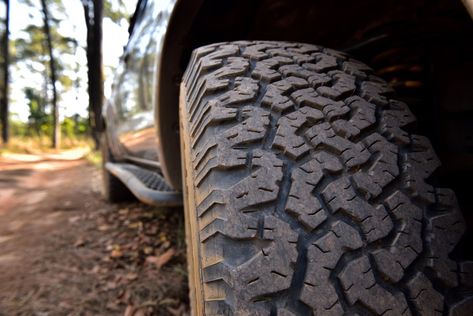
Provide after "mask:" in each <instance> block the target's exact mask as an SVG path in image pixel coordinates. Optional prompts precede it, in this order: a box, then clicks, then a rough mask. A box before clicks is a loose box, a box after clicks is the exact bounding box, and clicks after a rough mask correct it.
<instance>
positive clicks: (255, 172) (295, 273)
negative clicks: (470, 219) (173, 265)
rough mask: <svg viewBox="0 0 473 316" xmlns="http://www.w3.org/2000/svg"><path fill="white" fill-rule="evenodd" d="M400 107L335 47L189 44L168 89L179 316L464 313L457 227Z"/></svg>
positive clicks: (432, 160) (454, 210)
mask: <svg viewBox="0 0 473 316" xmlns="http://www.w3.org/2000/svg"><path fill="white" fill-rule="evenodd" d="M414 120H415V118H414V117H413V115H412V114H411V112H410V110H409V109H408V107H407V106H406V105H405V104H404V103H402V102H399V101H396V99H393V91H392V90H391V89H390V88H389V87H388V86H387V84H386V83H385V82H384V81H383V80H381V79H380V78H377V77H375V76H374V75H373V74H372V70H371V69H370V68H369V67H367V66H365V65H364V64H362V63H360V62H358V61H356V60H353V59H351V58H350V57H348V56H347V55H345V54H344V53H340V52H337V51H333V50H330V49H325V48H322V47H318V46H313V45H307V44H297V43H281V42H234V43H222V44H215V45H210V46H205V47H201V48H198V49H197V50H195V51H194V52H193V55H192V58H191V62H190V64H189V66H188V69H187V71H186V74H185V75H184V79H183V83H182V84H181V100H180V121H181V148H182V159H183V175H184V184H185V185H184V186H185V187H184V190H185V196H186V198H185V212H186V222H187V236H188V237H187V238H188V255H189V270H190V272H189V275H190V276H189V280H190V288H191V293H190V296H191V304H192V310H193V312H192V315H204V314H205V315H322V314H323V315H342V314H347V315H355V314H358V315H416V314H421V315H433V314H441V313H444V314H449V313H450V314H452V315H467V314H470V313H471V310H472V308H473V300H472V291H471V289H472V286H473V277H472V272H473V263H472V262H457V261H455V260H453V259H452V258H451V257H449V254H450V253H451V252H452V250H453V249H454V247H455V245H456V244H457V242H458V241H459V240H460V238H461V237H462V235H463V233H464V230H465V225H464V221H463V218H462V215H461V212H460V211H459V209H458V206H457V202H456V199H455V195H454V193H453V192H452V191H451V190H449V189H444V188H437V187H434V186H433V185H432V184H431V180H430V177H431V175H432V173H433V171H434V170H435V169H436V168H437V167H438V166H439V161H438V159H437V157H436V155H435V153H434V152H433V150H432V146H431V144H430V143H429V141H428V140H427V139H426V138H425V137H422V136H418V135H415V134H411V133H410V132H409V129H410V127H411V126H412V125H413V124H412V123H413V122H414Z"/></svg>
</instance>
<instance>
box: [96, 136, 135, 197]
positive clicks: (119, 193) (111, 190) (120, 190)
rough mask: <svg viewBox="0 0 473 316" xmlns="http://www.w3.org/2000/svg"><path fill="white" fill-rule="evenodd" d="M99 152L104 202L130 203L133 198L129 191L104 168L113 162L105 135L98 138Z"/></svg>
mask: <svg viewBox="0 0 473 316" xmlns="http://www.w3.org/2000/svg"><path fill="white" fill-rule="evenodd" d="M100 151H101V154H102V194H103V196H104V198H105V200H106V201H107V202H109V203H121V202H127V201H132V200H133V199H134V196H133V194H132V193H131V192H130V190H128V188H127V187H126V186H125V185H124V184H123V182H121V181H120V179H118V178H117V177H115V176H114V175H113V174H111V173H110V171H108V170H107V169H106V168H105V164H106V163H107V162H115V159H114V158H113V155H112V153H111V152H110V148H109V147H108V142H107V137H106V136H105V133H103V134H102V135H101V136H100Z"/></svg>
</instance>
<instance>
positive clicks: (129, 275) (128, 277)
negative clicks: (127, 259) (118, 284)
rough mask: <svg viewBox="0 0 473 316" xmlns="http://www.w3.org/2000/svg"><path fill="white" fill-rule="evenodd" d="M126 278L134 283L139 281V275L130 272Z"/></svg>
mask: <svg viewBox="0 0 473 316" xmlns="http://www.w3.org/2000/svg"><path fill="white" fill-rule="evenodd" d="M125 277H126V278H127V279H128V280H130V281H134V280H136V279H138V274H136V273H133V272H130V273H128V274H127V275H126V276H125Z"/></svg>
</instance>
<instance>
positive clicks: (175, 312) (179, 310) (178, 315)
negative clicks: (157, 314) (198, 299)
mask: <svg viewBox="0 0 473 316" xmlns="http://www.w3.org/2000/svg"><path fill="white" fill-rule="evenodd" d="M166 309H167V310H168V312H170V313H171V314H172V315H174V316H181V315H182V314H184V311H185V309H186V308H185V307H184V305H182V304H181V305H179V307H177V308H172V307H171V306H168V307H166Z"/></svg>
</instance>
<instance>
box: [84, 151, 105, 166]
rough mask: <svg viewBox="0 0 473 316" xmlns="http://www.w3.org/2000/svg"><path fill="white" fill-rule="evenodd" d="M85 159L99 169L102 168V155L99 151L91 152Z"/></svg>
mask: <svg viewBox="0 0 473 316" xmlns="http://www.w3.org/2000/svg"><path fill="white" fill-rule="evenodd" d="M85 159H87V161H88V162H89V163H91V164H92V165H94V166H95V167H97V168H100V167H101V166H102V154H101V153H100V151H99V150H91V151H89V153H88V154H87V155H86V156H85Z"/></svg>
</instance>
